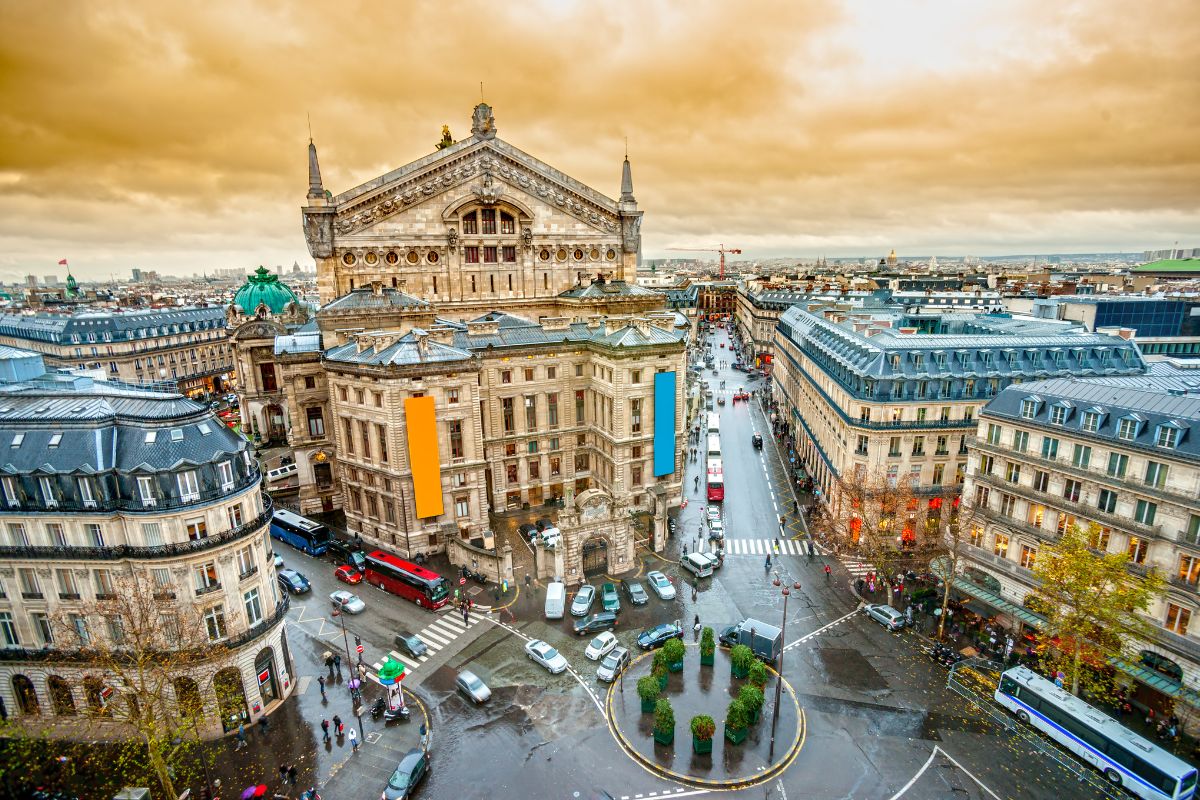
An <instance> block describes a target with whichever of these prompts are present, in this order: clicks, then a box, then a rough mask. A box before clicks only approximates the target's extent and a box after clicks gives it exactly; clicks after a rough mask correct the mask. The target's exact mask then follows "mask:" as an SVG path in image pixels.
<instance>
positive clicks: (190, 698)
mask: <svg viewBox="0 0 1200 800" xmlns="http://www.w3.org/2000/svg"><path fill="white" fill-rule="evenodd" d="M174 686H175V702H176V703H177V704H178V706H179V713H180V714H181V715H182V716H184V717H198V716H200V712H201V711H203V709H204V699H203V698H202V697H201V696H200V687H199V686H197V685H196V682H195V681H194V680H192V679H191V678H186V677H180V678H176V679H175V681H174Z"/></svg>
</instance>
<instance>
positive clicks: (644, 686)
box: [637, 675, 662, 714]
mask: <svg viewBox="0 0 1200 800" xmlns="http://www.w3.org/2000/svg"><path fill="white" fill-rule="evenodd" d="M637 693H638V697H640V698H642V713H643V714H649V713H650V712H651V711H653V710H654V703H655V702H656V701H657V700H658V696H659V695H660V694H662V687H661V686H659V685H658V678H657V677H655V676H654V675H646V676H645V677H643V678H639V679H638V682H637Z"/></svg>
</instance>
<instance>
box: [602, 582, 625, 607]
mask: <svg viewBox="0 0 1200 800" xmlns="http://www.w3.org/2000/svg"><path fill="white" fill-rule="evenodd" d="M600 605H601V606H602V607H603V608H604V610H605V611H611V612H613V613H614V614H615V613H617V612H618V611H620V610H621V598H620V597H619V596H618V595H617V587H616V586H614V585H613V584H611V583H606V584H604V585H603V586H601V587H600Z"/></svg>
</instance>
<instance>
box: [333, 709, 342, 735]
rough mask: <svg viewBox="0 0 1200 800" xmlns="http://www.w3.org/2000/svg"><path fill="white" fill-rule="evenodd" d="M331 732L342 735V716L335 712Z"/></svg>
mask: <svg viewBox="0 0 1200 800" xmlns="http://www.w3.org/2000/svg"><path fill="white" fill-rule="evenodd" d="M333 732H334V733H336V734H337V735H338V736H341V735H342V718H341V717H339V716H338V715H337V714H334V715H333Z"/></svg>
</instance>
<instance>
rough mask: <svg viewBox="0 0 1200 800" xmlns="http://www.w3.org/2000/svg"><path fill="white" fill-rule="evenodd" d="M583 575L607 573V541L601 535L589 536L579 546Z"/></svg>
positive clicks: (585, 576) (586, 576)
mask: <svg viewBox="0 0 1200 800" xmlns="http://www.w3.org/2000/svg"><path fill="white" fill-rule="evenodd" d="M580 557H581V558H582V561H583V577H584V578H585V579H587V578H590V577H592V576H593V575H604V574H606V573H608V541H607V540H606V539H604V537H602V536H595V535H593V536H589V537H588V538H587V540H586V541H585V542H584V543H583V546H582V547H581V548H580Z"/></svg>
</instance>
